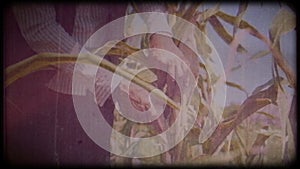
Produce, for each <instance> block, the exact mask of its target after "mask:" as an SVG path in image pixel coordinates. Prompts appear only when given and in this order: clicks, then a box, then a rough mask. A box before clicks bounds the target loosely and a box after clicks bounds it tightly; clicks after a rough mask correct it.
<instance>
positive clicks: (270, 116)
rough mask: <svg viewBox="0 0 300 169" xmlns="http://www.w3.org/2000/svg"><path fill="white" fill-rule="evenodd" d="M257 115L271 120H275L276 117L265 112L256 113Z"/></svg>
mask: <svg viewBox="0 0 300 169" xmlns="http://www.w3.org/2000/svg"><path fill="white" fill-rule="evenodd" d="M256 113H257V114H262V115H264V116H266V117H269V118H271V119H275V118H276V117H275V116H273V115H272V114H270V113H267V112H264V111H258V112H256Z"/></svg>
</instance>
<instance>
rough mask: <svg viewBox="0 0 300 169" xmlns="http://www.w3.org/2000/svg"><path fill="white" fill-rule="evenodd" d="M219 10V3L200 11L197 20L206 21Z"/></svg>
mask: <svg viewBox="0 0 300 169" xmlns="http://www.w3.org/2000/svg"><path fill="white" fill-rule="evenodd" d="M219 10H220V4H219V3H218V4H217V5H215V6H214V7H212V8H209V9H206V10H205V11H204V12H201V13H199V15H198V18H197V20H199V22H200V23H202V22H205V21H206V20H208V19H209V18H210V17H211V16H213V15H215V14H216V13H217V12H218V11H219Z"/></svg>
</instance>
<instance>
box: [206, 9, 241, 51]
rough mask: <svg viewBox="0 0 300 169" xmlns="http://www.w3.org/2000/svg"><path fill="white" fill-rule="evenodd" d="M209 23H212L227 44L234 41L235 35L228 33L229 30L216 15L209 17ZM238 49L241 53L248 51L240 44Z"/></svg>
mask: <svg viewBox="0 0 300 169" xmlns="http://www.w3.org/2000/svg"><path fill="white" fill-rule="evenodd" d="M218 13H219V12H218ZM209 23H210V24H211V25H212V27H213V29H214V30H215V31H216V33H217V34H218V35H219V36H220V37H221V38H222V39H223V40H224V41H225V42H226V43H227V44H231V42H232V41H233V37H232V36H231V35H230V34H229V33H228V31H227V30H226V29H225V28H224V26H223V25H222V23H221V22H220V21H219V20H218V18H217V17H216V16H211V17H210V18H209ZM237 51H238V52H241V53H246V52H247V50H246V49H245V48H244V47H243V46H242V45H240V44H239V45H238V47H237Z"/></svg>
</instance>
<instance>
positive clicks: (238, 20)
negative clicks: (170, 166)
mask: <svg viewBox="0 0 300 169" xmlns="http://www.w3.org/2000/svg"><path fill="white" fill-rule="evenodd" d="M247 7H248V3H247V2H246V3H240V5H239V10H238V12H237V15H236V20H235V23H234V26H233V35H234V36H235V34H236V32H237V28H239V25H240V23H241V21H242V18H243V16H244V14H245V13H246V10H247Z"/></svg>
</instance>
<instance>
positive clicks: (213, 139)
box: [203, 85, 278, 154]
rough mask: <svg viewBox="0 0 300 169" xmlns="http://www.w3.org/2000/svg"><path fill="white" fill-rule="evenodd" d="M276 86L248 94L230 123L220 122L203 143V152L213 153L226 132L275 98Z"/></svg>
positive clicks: (228, 132)
mask: <svg viewBox="0 0 300 169" xmlns="http://www.w3.org/2000/svg"><path fill="white" fill-rule="evenodd" d="M277 92H278V89H277V86H276V85H272V86H271V87H269V88H268V89H266V90H264V91H260V92H258V93H256V94H254V95H251V96H249V97H248V98H247V99H246V100H245V101H244V102H243V103H242V105H241V108H240V109H239V110H238V112H237V117H236V118H235V120H233V121H232V122H230V123H224V122H221V123H220V124H219V125H218V127H217V128H216V129H215V131H214V132H213V133H212V135H211V136H210V137H209V138H208V139H207V140H206V141H205V142H204V143H203V152H204V153H205V154H213V153H214V152H215V151H216V150H217V148H218V147H219V146H220V144H221V143H222V142H223V141H224V140H225V138H226V137H227V135H228V134H230V133H231V131H232V130H233V129H234V128H236V126H238V125H239V124H240V123H241V122H243V121H244V120H245V119H246V118H247V117H248V116H250V115H251V114H253V113H255V112H256V111H257V110H259V109H261V108H263V107H265V106H266V105H268V104H270V103H271V102H275V101H276V99H277Z"/></svg>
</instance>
